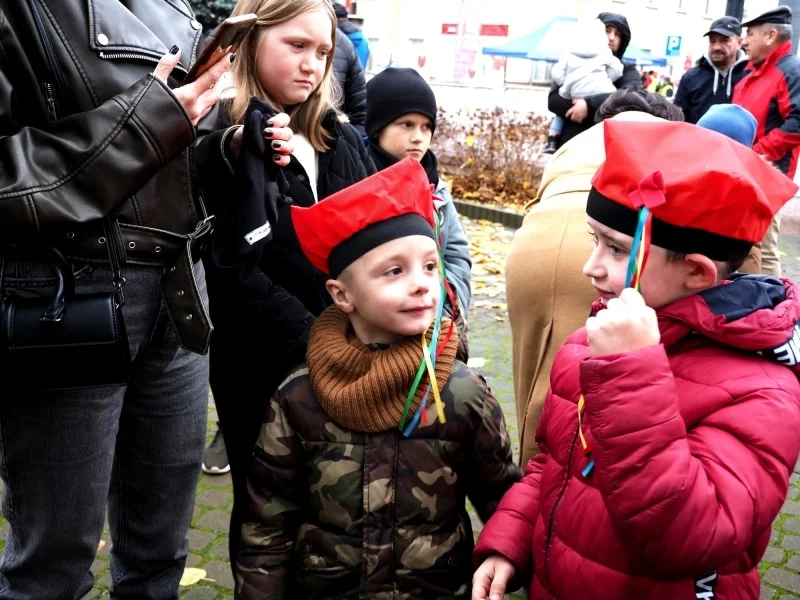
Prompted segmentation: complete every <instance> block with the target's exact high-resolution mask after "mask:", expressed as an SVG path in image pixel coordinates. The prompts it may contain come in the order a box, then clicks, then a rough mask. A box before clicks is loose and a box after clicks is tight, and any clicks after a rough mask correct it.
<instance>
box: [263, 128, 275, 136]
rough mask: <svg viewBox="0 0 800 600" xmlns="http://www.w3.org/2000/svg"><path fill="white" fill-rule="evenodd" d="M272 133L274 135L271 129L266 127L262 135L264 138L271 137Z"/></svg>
mask: <svg viewBox="0 0 800 600" xmlns="http://www.w3.org/2000/svg"><path fill="white" fill-rule="evenodd" d="M273 135H275V134H274V133H273V131H272V129H269V128H267V129H265V130H264V137H265V138H271V137H272V136H273Z"/></svg>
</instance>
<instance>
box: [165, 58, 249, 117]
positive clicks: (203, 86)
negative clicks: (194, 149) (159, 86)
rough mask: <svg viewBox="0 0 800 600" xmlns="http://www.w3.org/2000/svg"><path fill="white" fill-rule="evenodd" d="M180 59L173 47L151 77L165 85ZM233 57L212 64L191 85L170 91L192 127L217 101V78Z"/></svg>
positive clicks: (219, 91) (228, 66)
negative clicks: (153, 76)
mask: <svg viewBox="0 0 800 600" xmlns="http://www.w3.org/2000/svg"><path fill="white" fill-rule="evenodd" d="M173 52H174V54H173ZM180 57H181V51H180V49H179V48H178V47H177V46H173V47H172V50H170V51H169V52H168V53H167V54H165V55H164V56H162V57H161V60H160V61H158V66H156V68H155V71H153V75H155V76H156V77H158V78H159V79H160V80H161V81H163V82H164V83H166V82H167V78H168V77H169V74H170V73H172V70H173V69H174V68H175V67H176V66H177V65H178V60H179V59H180ZM233 57H234V55H233V54H228V55H227V56H224V57H222V58H221V59H220V60H218V61H217V62H216V63H214V66H213V67H211V68H210V69H209V70H208V71H206V72H205V73H203V74H202V75H200V77H198V78H197V79H196V80H195V81H193V82H192V83H187V84H186V85H183V86H181V87H179V88H175V89H174V90H172V93H173V94H175V96H177V98H178V101H179V102H180V103H181V105H182V106H183V108H185V109H186V112H187V113H189V119H191V121H192V125H195V126H197V123H198V122H200V119H202V118H203V117H205V116H206V115H207V114H208V111H210V110H211V109H212V108H213V107H214V105H215V104H216V103H217V102H218V101H219V95H220V93H221V92H222V90H221V89H219V87H217V82H218V81H219V78H220V77H222V74H223V73H224V72H225V71H227V70H228V69H230V68H231V63H232V62H233Z"/></svg>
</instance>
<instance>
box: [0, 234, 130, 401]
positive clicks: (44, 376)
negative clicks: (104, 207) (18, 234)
mask: <svg viewBox="0 0 800 600" xmlns="http://www.w3.org/2000/svg"><path fill="white" fill-rule="evenodd" d="M104 226H105V230H106V235H105V239H106V243H107V245H108V250H109V256H110V258H111V267H112V270H113V279H112V282H111V284H112V286H110V287H111V288H112V289H111V290H110V291H108V292H104V293H97V294H76V293H75V282H74V278H73V274H72V268H71V267H70V265H69V264H68V263H67V261H66V259H65V258H64V256H63V255H62V254H61V252H59V251H58V250H57V249H55V248H41V249H38V250H37V251H36V254H39V255H40V256H37V260H42V261H43V262H44V263H45V264H47V265H48V266H49V268H50V270H51V271H52V272H53V275H54V276H55V280H56V292H55V296H54V297H52V298H47V297H43V298H23V297H20V296H18V295H15V294H14V292H13V290H3V289H2V272H0V372H5V373H7V374H9V375H11V376H13V378H14V380H15V381H18V382H20V386H21V387H22V388H24V389H25V390H26V391H54V390H69V389H86V388H93V387H105V386H119V385H126V384H127V381H128V374H129V371H130V363H131V357H130V350H129V347H128V338H127V335H126V332H125V323H124V321H123V318H122V305H123V304H124V301H125V300H124V296H123V291H122V288H123V286H124V285H125V279H124V277H122V270H121V268H120V260H119V254H118V252H119V249H118V248H117V243H116V242H117V238H116V237H115V236H114V233H113V223H112V222H111V220H110V219H105V222H104Z"/></svg>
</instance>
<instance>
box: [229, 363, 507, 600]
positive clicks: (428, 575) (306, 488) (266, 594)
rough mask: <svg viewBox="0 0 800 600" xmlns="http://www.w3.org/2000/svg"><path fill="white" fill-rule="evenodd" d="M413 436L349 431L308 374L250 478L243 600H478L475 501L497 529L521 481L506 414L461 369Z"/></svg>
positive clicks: (263, 439) (279, 400)
mask: <svg viewBox="0 0 800 600" xmlns="http://www.w3.org/2000/svg"><path fill="white" fill-rule="evenodd" d="M442 401H443V402H444V404H445V415H446V417H447V422H446V423H444V424H441V423H439V422H438V421H437V419H436V411H435V409H433V408H432V407H431V409H430V410H429V411H428V423H427V424H420V425H419V426H418V427H417V429H416V430H415V431H414V432H413V433H412V434H411V436H410V437H409V438H405V437H404V436H403V435H402V434H401V433H400V432H399V431H397V430H392V431H387V432H381V433H377V434H364V433H359V432H355V431H345V430H343V429H342V428H341V427H339V426H337V425H336V424H335V423H334V422H333V421H332V420H331V419H330V417H328V415H327V414H326V413H325V411H324V410H323V409H322V407H321V406H320V404H319V402H317V400H316V399H315V397H314V394H313V392H312V388H311V383H310V380H309V376H308V370H307V369H306V368H301V369H298V370H296V371H295V372H294V373H292V375H291V376H290V377H289V378H288V379H287V380H286V381H285V382H284V383H283V385H282V386H281V388H280V389H279V390H278V392H277V393H276V395H275V397H274V398H273V399H272V400H271V402H270V405H269V409H268V411H267V414H266V416H265V421H264V424H263V426H262V428H261V434H260V437H259V440H258V444H257V446H256V449H255V460H254V461H253V466H252V467H251V471H250V475H249V481H248V492H249V502H248V514H247V515H246V516H245V520H244V526H243V528H242V548H241V551H240V554H239V561H238V563H237V576H236V580H237V581H236V592H237V598H242V599H244V600H250V599H256V598H257V599H263V600H266V599H273V598H292V599H295V598H303V599H316V598H369V599H371V600H372V599H374V600H382V599H390V598H391V599H395V600H396V599H412V598H425V599H435V598H468V597H469V596H470V592H471V579H472V573H473V565H472V549H473V534H472V526H471V523H470V519H469V516H468V515H467V512H466V508H465V498H466V497H467V496H468V497H469V498H470V500H471V501H472V503H473V505H474V506H475V508H476V509H477V511H478V514H479V515H480V517H481V518H482V519H483V520H484V521H485V520H486V519H488V518H489V516H491V514H492V513H493V512H494V510H495V508H496V507H497V504H498V502H499V501H500V498H501V497H502V496H503V494H504V493H505V492H506V490H508V489H509V487H510V486H511V485H512V484H513V483H515V482H516V481H517V480H519V479H520V476H521V475H520V472H519V471H518V470H517V468H516V466H515V465H514V464H513V462H512V458H511V441H510V438H509V435H508V432H507V431H506V426H505V419H504V418H503V413H502V410H501V409H500V406H499V405H498V403H497V401H496V400H495V398H494V397H493V396H492V394H491V392H490V391H489V390H488V389H487V387H486V385H485V384H484V383H483V381H482V380H481V379H480V378H479V377H477V376H476V375H475V374H474V373H473V372H472V371H470V370H469V369H468V368H467V367H466V365H464V364H463V363H461V362H459V361H456V362H455V363H454V365H453V370H452V372H451V375H450V378H449V379H448V382H447V385H446V386H445V388H444V390H443V392H442Z"/></svg>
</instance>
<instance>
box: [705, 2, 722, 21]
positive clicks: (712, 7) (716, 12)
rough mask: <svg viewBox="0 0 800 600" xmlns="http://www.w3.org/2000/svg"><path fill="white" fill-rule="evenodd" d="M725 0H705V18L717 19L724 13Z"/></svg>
mask: <svg viewBox="0 0 800 600" xmlns="http://www.w3.org/2000/svg"><path fill="white" fill-rule="evenodd" d="M725 5H726V0H706V12H705V15H704V16H705V18H706V19H718V18H719V17H721V16H723V15H724V14H725Z"/></svg>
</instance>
